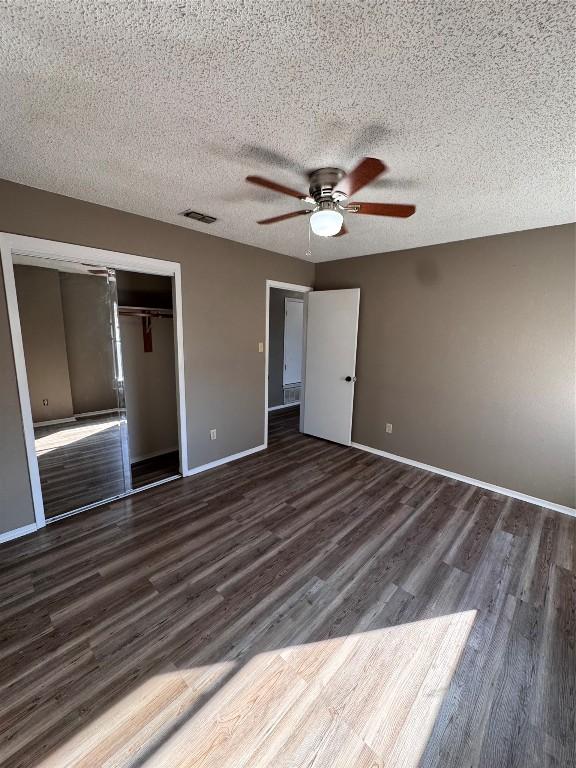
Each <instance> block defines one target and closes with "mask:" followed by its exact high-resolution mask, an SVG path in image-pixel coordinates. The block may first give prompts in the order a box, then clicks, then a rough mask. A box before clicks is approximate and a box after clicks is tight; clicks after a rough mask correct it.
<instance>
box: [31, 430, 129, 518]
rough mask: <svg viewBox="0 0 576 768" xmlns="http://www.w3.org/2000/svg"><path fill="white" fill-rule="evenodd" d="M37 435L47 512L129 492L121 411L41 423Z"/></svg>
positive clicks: (56, 512) (68, 509)
mask: <svg viewBox="0 0 576 768" xmlns="http://www.w3.org/2000/svg"><path fill="white" fill-rule="evenodd" d="M34 438H35V440H34V442H35V444H36V455H37V456H38V469H39V472H40V484H41V486H42V498H43V499H44V514H45V515H46V517H55V516H56V515H61V514H63V513H64V512H70V511H71V510H73V509H78V508H79V507H84V506H87V505H88V504H94V503H96V502H98V501H102V500H103V499H110V498H113V497H114V496H120V495H121V494H123V493H125V481H124V471H123V465H122V442H121V438H120V427H119V421H118V417H117V416H115V415H100V416H95V417H90V418H84V419H79V420H78V421H73V422H69V423H64V424H50V425H47V426H44V427H36V428H35V429H34Z"/></svg>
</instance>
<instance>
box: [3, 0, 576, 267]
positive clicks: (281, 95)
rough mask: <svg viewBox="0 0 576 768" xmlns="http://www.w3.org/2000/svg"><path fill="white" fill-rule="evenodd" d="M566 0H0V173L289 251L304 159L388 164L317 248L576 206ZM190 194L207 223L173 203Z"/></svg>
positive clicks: (459, 228) (493, 224)
mask: <svg viewBox="0 0 576 768" xmlns="http://www.w3.org/2000/svg"><path fill="white" fill-rule="evenodd" d="M574 8H575V6H574V4H573V3H572V2H571V0H566V1H564V0H516V1H513V0H441V2H440V1H439V2H435V1H434V0H428V1H425V0H422V1H418V0H415V1H414V2H409V1H408V0H388V1H387V2H386V1H379V0H354V1H353V2H348V3H346V2H332V0H308V2H305V1H304V0H251V1H250V2H245V0H221V1H219V2H216V1H215V0H213V1H212V2H206V1H204V2H201V1H200V0H194V1H193V2H184V1H179V2H176V1H174V2H162V1H161V0H157V1H152V0H148V1H145V0H142V1H141V2H123V1H122V0H118V1H117V2H113V1H112V0H110V1H109V2H99V1H98V0H89V1H88V0H87V1H86V2H82V1H81V0H69V1H68V2H65V3H63V2H60V1H59V0H43V1H42V2H38V1H37V0H28V1H27V2H23V1H22V0H20V1H19V2H16V1H11V0H4V1H3V2H0V25H1V28H0V99H1V103H2V109H1V110H0V148H1V149H0V153H1V154H0V176H2V177H4V178H8V179H11V180H14V181H18V182H21V183H23V184H28V185H31V186H34V187H40V188H42V189H47V190H50V191H53V192H59V193H61V194H64V195H70V196H72V197H77V198H81V199H84V200H89V201H92V202H95V203H101V204H104V205H108V206H111V207H113V208H120V209H122V210H126V211H132V212H134V213H139V214H142V215H144V216H150V217H152V218H156V219H161V220H163V221H168V222H171V223H173V224H179V225H181V226H184V227H189V228H192V229H198V230H201V231H206V232H209V233H210V234H214V235H217V236H221V237H226V238H230V239H233V240H237V241H240V242H243V243H251V244H253V245H257V246H260V247H263V248H268V249H270V250H273V251H279V252H281V253H287V254H291V255H293V256H298V257H300V258H304V257H305V251H306V248H307V245H308V230H307V220H306V219H295V220H292V221H287V222H284V223H281V224H276V225H272V226H269V227H263V226H258V225H257V224H256V223H255V221H256V220H257V219H259V218H264V217H267V216H273V215H276V214H280V213H284V212H288V211H291V210H295V209H296V208H298V207H299V205H300V204H299V202H298V201H297V200H293V199H292V198H289V197H283V196H281V195H278V194H275V193H273V192H267V191H265V190H261V189H258V188H256V187H250V186H249V185H248V184H246V183H245V182H244V177H245V176H246V175H247V174H249V173H253V174H260V175H265V176H269V177H271V178H273V179H275V180H277V181H279V182H281V183H284V184H287V185H290V186H299V187H301V188H302V190H305V188H306V184H305V181H304V178H303V174H304V173H305V171H306V169H312V168H315V167H319V166H322V165H336V166H339V167H342V168H345V169H349V168H351V167H352V165H353V164H354V162H355V160H356V159H357V158H358V157H359V156H361V155H366V154H368V155H373V156H376V157H379V158H382V159H383V160H384V161H385V162H386V163H387V164H388V166H389V168H390V171H389V173H388V174H387V175H386V176H385V177H382V180H381V181H379V182H377V183H376V184H375V185H373V186H371V187H369V188H367V189H366V190H364V191H362V193H361V194H360V195H359V196H358V197H360V199H362V200H369V201H384V202H400V203H415V204H416V206H417V212H416V214H415V215H414V216H413V217H412V218H410V219H407V220H393V219H381V218H380V219H378V218H373V217H370V216H355V217H354V216H351V215H349V216H348V221H347V224H348V228H349V230H350V234H349V235H348V236H347V237H343V238H338V239H328V240H323V239H321V238H313V240H312V260H314V261H323V260H326V259H334V258H344V257H347V256H358V255H361V254H366V253H375V252H381V251H390V250H396V249H403V248H410V247H415V246H421V245H429V244H433V243H441V242H447V241H453V240H461V239H466V238H470V237H478V236H482V235H491V234H496V233H500V232H509V231H514V230H520V229H529V228H532V227H542V226H548V225H553V224H561V223H565V222H568V221H573V220H574V218H575V213H574V205H575V201H574V163H575V152H574V139H575V132H574V110H575V100H574V33H575V22H574ZM186 208H193V209H196V210H199V211H202V212H204V213H208V214H211V215H214V216H217V217H218V221H217V222H216V223H215V224H212V225H204V224H199V223H194V222H188V221H187V220H185V219H182V218H181V217H178V216H177V213H178V212H179V211H182V210H183V209H186Z"/></svg>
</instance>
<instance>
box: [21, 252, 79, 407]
mask: <svg viewBox="0 0 576 768" xmlns="http://www.w3.org/2000/svg"><path fill="white" fill-rule="evenodd" d="M14 280H15V282H16V293H17V296H18V310H19V314H20V326H21V329H22V341H23V345H24V357H25V359H26V374H27V377H28V390H29V392H30V404H31V406H32V418H33V419H34V421H35V422H38V421H49V420H51V419H66V418H70V417H71V416H72V415H73V413H74V410H73V406H72V394H71V391H70V376H69V372H68V356H67V353H66V338H65V334H64V317H63V314H62V296H61V293H60V273H59V272H57V271H56V270H53V269H44V268H42V267H27V266H22V265H17V266H15V267H14ZM44 400H47V401H48V405H43V404H42V403H43V401H44Z"/></svg>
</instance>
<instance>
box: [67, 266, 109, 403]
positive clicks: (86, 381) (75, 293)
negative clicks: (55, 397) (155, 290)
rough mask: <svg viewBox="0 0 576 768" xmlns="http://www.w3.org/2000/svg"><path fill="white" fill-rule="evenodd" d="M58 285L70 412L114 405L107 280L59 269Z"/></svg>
mask: <svg viewBox="0 0 576 768" xmlns="http://www.w3.org/2000/svg"><path fill="white" fill-rule="evenodd" d="M60 286H61V291H62V311H63V314H64V329H65V333H66V349H67V350H68V370H69V372H70V388H71V390H72V402H73V404H74V413H92V412H93V411H106V410H110V409H112V408H117V407H118V398H117V396H116V390H115V386H114V383H115V375H114V355H113V351H112V329H111V326H110V318H111V315H110V298H109V289H108V282H107V280H106V278H105V277H99V276H96V275H79V274H72V273H69V272H63V273H61V276H60Z"/></svg>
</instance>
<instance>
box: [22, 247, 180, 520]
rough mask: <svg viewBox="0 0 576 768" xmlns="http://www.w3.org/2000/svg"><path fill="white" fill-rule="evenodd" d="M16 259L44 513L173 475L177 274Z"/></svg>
mask: <svg viewBox="0 0 576 768" xmlns="http://www.w3.org/2000/svg"><path fill="white" fill-rule="evenodd" d="M15 261H16V263H15V267H14V274H15V283H16V291H17V298H18V305H19V313H20V323H21V330H22V338H23V346H24V357H25V362H26V372H27V379H28V388H29V394H30V403H31V408H32V417H33V421H34V437H35V448H36V454H37V457H38V468H39V474H40V484H41V489H42V498H43V503H44V514H45V516H46V518H48V519H54V518H55V517H58V516H60V515H63V514H68V513H71V512H73V511H77V510H80V509H84V508H86V507H89V506H92V505H94V504H97V503H100V502H102V501H105V500H108V499H113V498H116V497H119V496H123V495H125V494H126V493H129V492H131V491H132V490H133V489H137V488H141V487H145V486H147V485H149V484H151V483H155V482H158V481H160V480H164V479H168V478H171V477H174V476H177V475H178V474H179V453H178V428H177V405H176V375H175V350H174V328H173V319H172V283H171V279H170V278H162V277H156V276H151V275H140V274H135V273H129V272H116V271H115V270H107V269H105V268H98V267H89V266H86V265H82V264H75V263H67V262H61V261H54V260H48V259H38V258H34V257H27V256H22V257H19V258H18V259H16V260H15ZM119 305H120V306H119ZM127 419H130V421H129V422H128V421H127Z"/></svg>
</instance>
